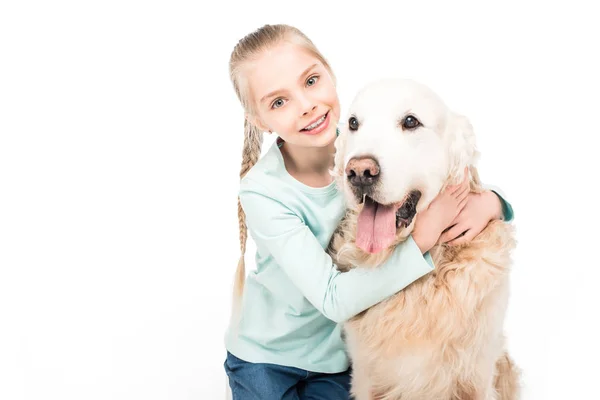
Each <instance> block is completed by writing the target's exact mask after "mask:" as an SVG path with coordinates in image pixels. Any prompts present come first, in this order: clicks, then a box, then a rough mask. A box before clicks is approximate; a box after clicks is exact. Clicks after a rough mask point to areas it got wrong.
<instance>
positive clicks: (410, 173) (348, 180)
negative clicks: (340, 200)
mask: <svg viewBox="0 0 600 400" xmlns="http://www.w3.org/2000/svg"><path fill="white" fill-rule="evenodd" d="M340 131H341V133H340V136H339V137H338V139H337V141H336V157H335V169H334V174H335V176H336V179H337V182H338V185H339V186H340V187H341V189H342V190H343V192H344V194H345V197H346V200H347V204H348V206H349V207H351V208H356V209H357V210H358V209H360V214H359V216H358V231H357V232H356V244H357V245H358V246H359V247H360V248H361V249H363V250H364V251H367V252H369V253H376V252H379V251H381V250H383V249H385V248H386V247H388V246H390V245H391V244H392V243H393V242H394V240H395V239H396V237H397V236H398V235H400V234H401V233H402V234H407V233H409V232H410V231H411V230H412V227H413V226H414V224H413V222H414V219H415V218H414V217H415V215H416V214H417V213H418V212H419V211H421V210H423V209H425V208H427V206H428V205H429V203H430V202H431V201H432V200H433V199H434V198H435V196H436V195H437V194H438V193H439V192H440V190H442V189H443V188H445V186H446V185H449V184H457V183H459V182H460V181H461V180H462V179H463V171H464V168H465V167H466V166H470V165H472V164H474V163H475V161H476V160H475V158H476V157H477V150H476V146H475V135H474V133H473V130H472V127H471V124H470V122H469V121H468V119H467V118H465V117H464V116H462V115H458V114H456V113H454V112H453V111H452V110H450V109H449V108H448V107H447V106H446V105H445V104H444V102H443V101H442V100H441V99H440V98H439V96H438V95H437V94H436V93H434V92H433V91H432V90H430V89H429V88H428V87H426V86H424V85H422V84H419V83H417V82H415V81H412V80H404V79H386V80H380V81H376V82H373V83H371V84H369V85H367V86H366V87H364V88H363V89H362V90H361V91H360V92H359V93H358V94H357V95H356V97H355V98H354V101H353V102H352V104H351V106H350V110H349V113H348V119H347V120H346V121H345V122H343V123H342V124H341V126H340Z"/></svg>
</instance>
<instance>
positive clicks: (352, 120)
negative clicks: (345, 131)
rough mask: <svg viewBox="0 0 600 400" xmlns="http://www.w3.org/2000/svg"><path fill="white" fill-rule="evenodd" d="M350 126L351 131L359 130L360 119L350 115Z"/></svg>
mask: <svg viewBox="0 0 600 400" xmlns="http://www.w3.org/2000/svg"><path fill="white" fill-rule="evenodd" d="M348 126H349V127H350V130H351V131H356V130H358V120H357V119H356V118H354V117H350V119H349V120H348Z"/></svg>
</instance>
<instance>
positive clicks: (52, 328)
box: [0, 1, 600, 400]
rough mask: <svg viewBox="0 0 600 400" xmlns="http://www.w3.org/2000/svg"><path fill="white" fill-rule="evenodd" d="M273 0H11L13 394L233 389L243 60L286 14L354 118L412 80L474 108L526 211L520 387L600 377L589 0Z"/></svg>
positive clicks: (518, 295)
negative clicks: (357, 102)
mask: <svg viewBox="0 0 600 400" xmlns="http://www.w3.org/2000/svg"><path fill="white" fill-rule="evenodd" d="M268 3H271V2H262V1H261V2H257V1H246V2H240V3H232V2H230V1H220V2H215V3H211V4H207V5H200V2H192V1H189V2H179V1H163V2H157V1H153V2H149V1H138V2H134V1H103V2H94V3H92V2H76V1H72V2H65V1H58V2H37V3H33V2H28V1H19V2H17V1H6V2H2V4H1V5H0V135H1V136H0V398H1V399H6V400H21V399H28V400H29V399H31V400H34V399H35V400H38V399H61V400H67V399H74V400H75V399H77V400H80V399H86V400H96V399H144V400H155V399H177V400H179V399H202V400H205V399H221V398H223V393H224V387H225V386H224V385H225V380H224V376H225V374H224V370H223V361H224V357H225V350H224V348H223V334H224V331H225V328H226V324H227V319H228V313H229V307H230V296H231V294H230V293H231V282H232V276H233V272H234V269H235V266H236V263H237V259H238V254H239V253H238V231H237V229H238V225H237V216H236V212H237V203H236V192H237V189H238V181H239V178H238V173H239V166H240V161H241V146H242V135H243V114H242V109H241V107H240V105H239V104H238V103H237V100H236V98H235V95H234V92H233V89H232V87H231V84H230V82H229V78H228V73H227V72H228V71H227V67H228V60H229V55H230V52H231V50H232V49H233V46H234V45H235V44H236V43H237V41H238V40H239V39H240V38H241V37H242V36H244V35H245V34H247V33H249V32H250V31H252V30H254V29H256V28H258V27H260V26H262V25H263V24H265V23H280V22H283V23H288V24H292V25H295V26H297V27H298V28H300V29H301V30H303V31H304V32H305V33H306V34H307V35H308V36H309V37H310V38H312V39H313V41H314V42H315V43H316V44H317V46H318V47H319V48H320V49H321V50H322V52H323V53H324V54H325V56H326V57H327V58H328V59H329V61H330V62H331V64H332V66H333V68H334V70H335V72H336V74H337V76H338V80H339V95H340V99H341V102H342V110H343V116H344V115H345V109H346V108H347V107H348V105H349V102H350V101H351V100H352V96H353V95H354V93H355V92H356V91H357V90H358V89H359V88H360V87H361V86H362V85H363V84H365V83H366V82H367V81H369V80H371V79H376V78H379V77H383V76H400V77H412V78H415V79H418V80H420V81H422V82H424V83H426V84H428V85H430V86H431V87H432V88H433V89H434V90H436V91H437V92H438V93H440V94H441V95H442V96H443V98H444V99H445V100H446V101H447V102H448V104H449V105H450V106H451V107H453V108H455V109H456V110H458V111H460V112H462V113H464V114H465V115H467V116H468V117H469V118H470V119H471V121H472V122H473V125H474V127H475V129H476V132H477V134H478V144H479V148H480V150H481V152H482V161H481V166H480V172H481V176H482V179H483V180H484V181H485V182H488V183H491V184H494V185H497V186H499V187H500V188H502V189H503V190H504V191H505V192H506V194H507V197H508V199H509V201H511V203H512V204H513V206H514V209H515V212H516V218H515V222H514V223H515V224H516V226H517V229H518V240H519V247H518V251H517V252H516V254H515V269H514V274H513V291H512V297H511V303H510V310H509V314H508V320H507V322H506V331H507V335H508V337H509V346H510V349H511V353H512V355H513V356H514V358H515V359H516V361H517V362H518V364H519V365H520V366H521V367H522V368H523V369H524V378H525V382H526V385H527V386H526V389H525V396H524V398H526V399H533V400H538V399H543V400H551V399H575V398H593V397H594V396H597V394H596V392H597V380H598V377H597V376H596V374H597V372H598V368H597V361H598V359H599V358H600V349H599V345H598V340H597V338H598V337H600V328H598V315H599V312H598V310H597V309H596V307H597V305H598V304H600V301H599V300H600V288H599V287H598V282H599V279H598V278H599V277H600V274H599V273H598V267H599V266H600V265H599V262H598V257H597V256H596V254H595V252H596V251H597V247H596V246H597V237H598V234H597V226H598V223H599V222H600V221H599V218H598V213H597V209H598V208H597V206H596V202H597V198H596V186H597V182H598V178H597V176H596V174H597V173H598V172H599V171H600V168H599V166H600V163H599V161H598V159H599V158H600V157H599V156H598V151H597V148H598V147H597V145H598V136H599V134H600V128H599V125H598V122H597V121H598V119H597V115H598V108H599V105H600V104H599V103H600V102H599V100H598V94H599V91H600V82H599V79H598V71H600V63H599V61H598V60H597V59H596V57H597V56H598V46H597V38H598V37H600V32H599V29H598V27H597V21H596V19H595V18H594V14H593V13H592V11H591V8H590V7H591V6H590V7H588V6H584V5H583V4H584V3H585V2H584V1H568V2H562V4H559V2H553V4H554V5H552V6H550V5H548V4H545V2H542V1H539V2H532V1H518V2H517V1H504V2H501V3H493V4H492V3H491V2H482V1H479V2H475V1H470V2H467V1H460V2H457V1H454V2H451V3H452V5H448V4H445V3H450V2H445V3H443V2H438V3H431V2H424V1H419V2H417V1H412V2H407V1H395V2H390V3H388V4H387V5H384V3H383V2H378V1H368V2H363V3H356V4H351V3H348V2H346V3H344V4H342V3H340V4H338V5H331V4H330V3H328V2H324V1H320V2H311V1H304V2H302V3H299V2H298V3H295V2H294V3H292V2H280V3H278V4H279V5H277V6H274V5H272V4H268ZM209 6H210V7H214V8H213V9H212V10H209V9H208V7H209ZM594 25H596V26H595V27H594ZM270 140H271V139H267V142H266V144H265V148H266V147H268V144H269V143H270ZM594 182H596V184H595V183H594ZM253 250H254V246H253V243H252V242H250V244H249V250H248V255H247V258H246V259H247V263H248V265H249V268H250V269H252V268H253V265H254V264H253Z"/></svg>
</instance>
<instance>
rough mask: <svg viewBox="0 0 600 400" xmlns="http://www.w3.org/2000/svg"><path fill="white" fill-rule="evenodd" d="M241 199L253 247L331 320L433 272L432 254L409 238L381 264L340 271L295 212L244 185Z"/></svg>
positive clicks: (357, 310)
mask: <svg viewBox="0 0 600 400" xmlns="http://www.w3.org/2000/svg"><path fill="white" fill-rule="evenodd" d="M252 186H254V185H252ZM239 195H240V202H241V204H242V208H243V209H244V212H245V214H246V223H247V225H248V229H249V231H250V233H251V235H252V237H253V239H254V240H255V241H256V244H257V246H258V247H261V248H263V249H266V250H267V251H268V252H269V253H270V254H271V255H272V257H273V258H274V259H275V261H276V262H277V264H279V266H280V267H281V268H282V269H283V270H284V271H285V273H286V274H287V275H288V276H289V278H290V279H291V280H292V281H293V282H294V284H295V285H296V286H297V287H298V288H299V290H300V291H301V292H302V293H303V295H304V296H305V297H306V299H307V300H308V301H309V302H310V303H311V304H312V305H313V306H314V307H315V308H317V309H318V310H319V311H320V312H321V313H322V314H323V315H325V316H326V317H327V318H329V319H331V320H333V321H335V322H343V321H346V320H348V319H349V318H351V317H353V316H355V315H356V314H358V313H360V312H362V311H364V310H366V309H367V308H369V307H371V306H373V305H375V304H377V303H379V302H380V301H382V300H384V299H386V298H387V297H389V296H391V295H393V294H395V293H397V292H398V291H400V290H402V289H404V288H405V287H406V286H408V285H409V284H410V283H412V282H414V281H416V280H417V279H419V278H420V277H422V276H424V275H426V274H427V273H429V272H431V271H432V270H433V269H434V264H433V260H432V259H431V255H430V254H429V253H425V255H423V254H422V253H421V250H420V249H419V247H418V246H417V245H416V243H415V242H414V240H413V238H412V236H409V238H408V239H407V240H406V241H405V242H403V243H401V244H400V245H398V246H397V247H396V248H395V250H394V251H393V253H392V254H391V255H390V257H389V258H388V260H387V261H386V262H385V263H383V264H382V265H381V266H379V267H377V268H354V269H351V270H350V271H348V272H344V273H341V272H339V271H338V270H337V267H336V265H335V264H334V263H333V259H332V258H331V256H329V254H327V253H326V251H325V250H324V249H323V247H322V246H321V244H320V243H319V241H318V240H317V238H316V237H315V236H314V235H313V233H312V232H311V230H310V229H309V227H308V226H307V225H306V224H304V222H303V221H302V219H301V218H300V217H299V216H298V215H297V214H296V213H294V212H293V211H292V210H290V209H289V208H288V207H286V206H285V205H284V204H282V203H281V202H279V201H278V200H276V199H274V198H273V197H272V196H269V194H268V193H266V192H265V191H264V190H262V189H261V190H256V189H252V187H251V185H248V184H246V185H243V188H242V190H241V191H240V194H239Z"/></svg>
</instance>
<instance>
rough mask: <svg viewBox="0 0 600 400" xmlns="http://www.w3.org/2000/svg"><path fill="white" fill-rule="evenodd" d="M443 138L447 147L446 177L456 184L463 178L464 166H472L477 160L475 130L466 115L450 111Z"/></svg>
mask: <svg viewBox="0 0 600 400" xmlns="http://www.w3.org/2000/svg"><path fill="white" fill-rule="evenodd" d="M444 138H445V141H446V148H447V149H448V161H449V165H448V167H449V168H448V178H449V181H450V182H451V184H458V183H460V182H462V180H463V178H464V170H465V167H471V166H474V165H475V164H476V162H477V158H478V154H479V153H478V151H477V146H476V142H475V132H474V131H473V126H472V125H471V122H470V121H469V119H468V118H467V117H465V116H464V115H460V114H457V113H453V112H451V113H450V114H449V116H448V123H447V125H446V129H445V134H444Z"/></svg>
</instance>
